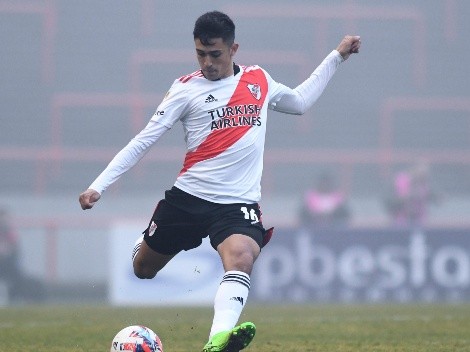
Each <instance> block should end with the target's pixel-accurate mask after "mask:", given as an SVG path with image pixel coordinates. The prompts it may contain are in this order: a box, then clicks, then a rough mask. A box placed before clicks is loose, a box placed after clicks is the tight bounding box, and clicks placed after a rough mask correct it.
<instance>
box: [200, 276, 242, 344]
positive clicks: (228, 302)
mask: <svg viewBox="0 0 470 352" xmlns="http://www.w3.org/2000/svg"><path fill="white" fill-rule="evenodd" d="M249 291H250V276H249V275H248V274H246V273H244V272H241V271H227V272H226V273H225V275H224V277H223V279H222V282H221V283H220V286H219V288H218V290H217V293H216V295H215V300H214V320H213V322H212V328H211V332H210V334H209V338H211V337H212V336H213V335H215V334H216V333H218V332H221V331H226V330H231V329H233V328H234V327H235V325H236V324H237V321H238V319H239V318H240V315H241V313H242V310H243V307H244V306H245V304H246V300H247V298H248V293H249Z"/></svg>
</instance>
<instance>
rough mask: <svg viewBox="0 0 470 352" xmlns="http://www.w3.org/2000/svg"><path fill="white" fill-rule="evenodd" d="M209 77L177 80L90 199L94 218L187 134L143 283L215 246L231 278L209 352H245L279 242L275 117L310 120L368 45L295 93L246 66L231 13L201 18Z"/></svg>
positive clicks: (202, 59) (223, 288)
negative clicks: (268, 251)
mask: <svg viewBox="0 0 470 352" xmlns="http://www.w3.org/2000/svg"><path fill="white" fill-rule="evenodd" d="M193 35H194V43H195V48H196V55H197V60H198V62H199V66H200V70H198V71H196V72H194V73H191V74H188V75H185V76H182V77H180V78H178V79H176V80H175V81H174V83H173V85H172V86H171V88H170V90H169V91H168V93H167V94H166V96H165V98H164V99H163V101H162V102H161V104H160V105H159V106H158V108H157V111H156V112H155V114H154V115H153V117H152V118H151V119H150V121H149V123H148V124H147V126H146V127H145V128H144V129H143V130H142V131H141V132H140V133H139V134H138V135H137V136H135V137H134V138H133V139H132V140H131V141H130V142H129V144H128V145H127V146H125V147H124V148H123V149H122V150H121V151H120V152H119V153H118V154H117V155H116V156H115V157H114V158H113V160H112V161H111V162H110V164H109V165H108V166H107V167H106V169H105V170H104V171H103V172H102V173H101V174H100V175H99V176H98V178H97V179H96V180H95V181H94V182H93V183H92V184H91V185H90V186H89V188H88V189H87V190H86V191H84V192H83V193H82V194H80V197H79V201H80V204H81V207H82V209H90V208H92V207H93V205H94V204H95V203H96V202H97V201H98V200H99V199H100V197H101V194H102V193H103V192H104V191H105V190H106V189H107V187H108V186H109V185H111V184H112V183H113V182H115V181H116V180H117V179H118V178H119V177H120V176H121V175H122V174H123V173H124V172H126V171H128V170H129V169H130V168H132V167H133V166H134V165H135V164H136V163H137V162H138V161H139V160H140V159H141V158H142V157H143V156H144V155H145V154H146V152H147V151H148V150H149V148H150V147H151V146H152V145H153V144H154V143H155V142H156V141H157V140H158V139H159V138H160V137H161V136H162V135H163V134H164V133H165V132H167V131H168V130H169V129H170V128H171V127H172V126H173V124H174V123H175V122H177V121H181V123H182V124H183V127H184V133H185V141H186V147H187V153H186V157H185V160H184V164H183V167H182V169H181V171H180V172H179V174H178V176H177V178H176V182H175V184H174V186H173V187H172V188H171V189H170V190H168V191H166V192H165V197H164V199H162V200H161V201H160V202H159V203H158V205H157V207H156V209H155V211H154V213H153V216H152V218H151V220H150V223H149V225H148V227H147V229H146V230H145V231H144V236H143V240H139V241H138V242H137V243H136V247H135V248H134V253H133V267H134V273H135V275H136V276H137V277H139V278H141V279H151V278H154V277H155V275H156V274H157V273H158V272H159V271H160V270H161V269H162V268H163V267H164V266H165V265H166V264H167V263H168V262H169V261H170V260H171V259H172V258H173V257H174V256H175V255H176V254H178V253H179V252H180V251H182V250H190V249H192V248H196V247H198V246H199V245H200V244H201V242H202V239H203V238H205V237H207V236H209V238H210V242H211V245H212V246H213V247H214V249H215V250H217V252H218V253H219V255H220V257H221V260H222V264H223V268H224V270H225V275H224V276H223V279H222V282H221V283H220V286H219V288H218V290H217V293H216V295H215V300H214V318H213V323H212V328H211V331H210V334H209V341H208V342H207V344H206V345H205V346H204V348H203V352H232V351H237V352H238V351H240V350H242V349H244V348H245V347H246V346H248V344H249V343H250V342H251V340H252V339H253V337H254V335H255V331H256V328H255V325H254V324H253V323H251V322H246V323H243V324H241V325H238V326H235V325H236V324H237V322H238V319H239V317H240V315H241V312H242V309H243V307H244V306H245V304H246V300H247V297H248V292H249V290H250V274H251V271H252V269H253V264H254V262H255V260H256V258H257V257H258V255H259V254H260V251H261V248H262V247H263V246H264V245H266V243H267V242H268V241H269V239H270V237H271V235H272V229H269V230H267V229H265V228H264V226H263V224H262V221H261V211H260V207H259V205H258V202H259V201H260V199H261V194H260V188H261V187H260V180H261V173H262V168H263V151H264V141H265V132H266V122H267V110H268V108H269V109H272V110H276V111H280V112H284V113H287V114H295V115H299V114H303V113H304V112H305V111H306V110H307V109H308V108H310V107H311V106H312V105H313V103H314V102H315V101H316V100H317V99H318V97H319V96H320V95H321V94H322V92H323V90H324V89H325V87H326V85H327V83H328V81H329V80H330V78H331V77H332V76H333V74H334V73H335V71H336V69H337V68H338V66H339V65H340V63H342V62H343V61H344V60H346V59H347V58H348V57H349V56H350V55H351V54H352V53H357V52H359V47H360V45H361V41H360V37H358V36H345V37H344V39H343V40H342V41H341V42H340V44H339V45H338V47H337V49H336V50H333V51H332V52H331V53H330V54H329V55H328V56H327V57H326V58H325V59H324V60H323V62H322V63H321V64H320V66H318V67H317V68H316V69H315V71H314V72H313V73H312V74H311V76H310V77H308V78H307V79H306V80H305V81H304V82H303V83H302V84H300V85H299V86H298V87H296V88H295V89H291V88H288V87H286V86H284V85H282V84H280V83H278V82H276V81H275V80H274V79H273V78H271V76H270V75H269V74H268V73H267V72H266V71H265V70H263V69H262V68H260V67H259V66H242V65H238V64H235V63H234V61H233V59H234V56H235V54H236V52H237V50H238V44H237V43H236V42H235V25H234V23H233V22H232V20H231V19H230V18H229V17H228V16H227V15H226V14H224V13H221V12H218V11H212V12H208V13H205V14H203V15H202V16H200V17H199V18H198V19H197V20H196V23H195V26H194V32H193Z"/></svg>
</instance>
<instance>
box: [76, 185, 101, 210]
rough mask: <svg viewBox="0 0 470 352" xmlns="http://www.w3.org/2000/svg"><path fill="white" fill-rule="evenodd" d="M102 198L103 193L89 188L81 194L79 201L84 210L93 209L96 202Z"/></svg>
mask: <svg viewBox="0 0 470 352" xmlns="http://www.w3.org/2000/svg"><path fill="white" fill-rule="evenodd" d="M100 198H101V195H100V194H99V193H98V192H97V191H95V190H94V189H91V188H89V189H87V190H86V191H85V192H83V193H82V194H80V197H79V198H78V201H79V202H80V206H81V207H82V209H83V210H86V209H91V208H93V206H94V205H95V203H96V202H97V201H98V200H99V199H100Z"/></svg>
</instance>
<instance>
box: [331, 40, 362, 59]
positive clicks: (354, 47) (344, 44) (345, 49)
mask: <svg viewBox="0 0 470 352" xmlns="http://www.w3.org/2000/svg"><path fill="white" fill-rule="evenodd" d="M360 47H361V37H360V36H358V35H347V36H345V37H344V38H343V40H342V41H341V43H339V45H338V47H337V48H336V50H337V51H338V52H339V53H340V54H341V56H342V57H343V60H347V59H348V58H349V56H350V55H351V54H357V53H358V52H359V49H360Z"/></svg>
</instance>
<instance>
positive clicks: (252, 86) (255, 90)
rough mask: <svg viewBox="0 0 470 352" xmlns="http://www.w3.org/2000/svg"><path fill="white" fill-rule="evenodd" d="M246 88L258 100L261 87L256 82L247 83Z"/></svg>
mask: <svg viewBox="0 0 470 352" xmlns="http://www.w3.org/2000/svg"><path fill="white" fill-rule="evenodd" d="M247 87H248V90H249V91H250V93H251V95H252V96H253V97H254V98H255V99H256V100H260V99H261V87H260V86H259V84H258V83H256V84H251V83H250V84H248V85H247Z"/></svg>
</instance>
